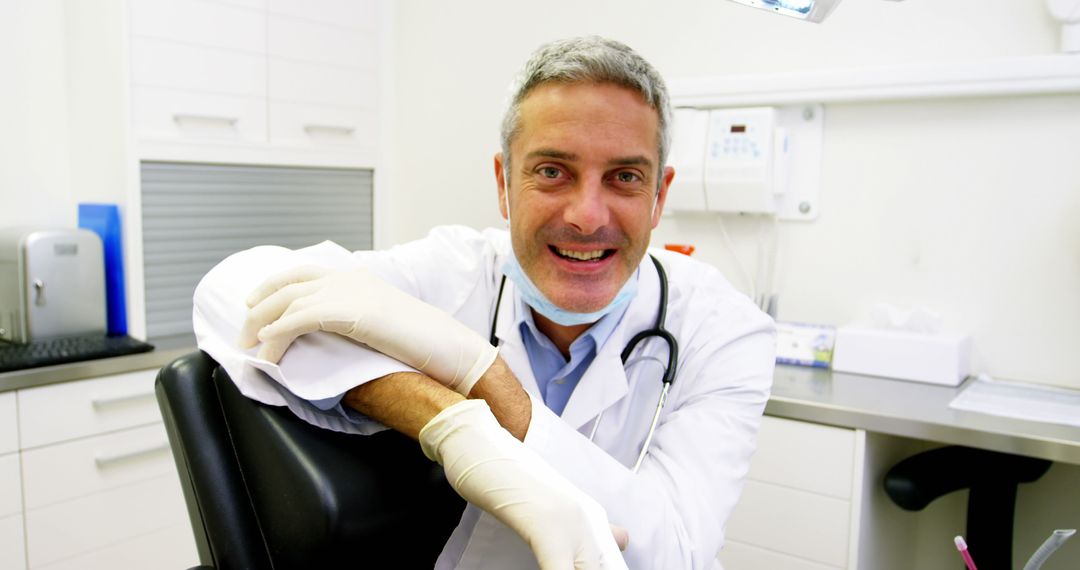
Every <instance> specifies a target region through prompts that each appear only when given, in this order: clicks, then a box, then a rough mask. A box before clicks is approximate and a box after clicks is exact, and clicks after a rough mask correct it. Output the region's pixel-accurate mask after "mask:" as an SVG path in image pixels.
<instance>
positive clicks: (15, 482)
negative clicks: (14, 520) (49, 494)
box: [0, 453, 23, 568]
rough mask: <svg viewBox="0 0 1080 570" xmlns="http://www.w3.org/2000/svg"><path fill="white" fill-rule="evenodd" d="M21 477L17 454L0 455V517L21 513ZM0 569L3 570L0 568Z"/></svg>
mask: <svg viewBox="0 0 1080 570" xmlns="http://www.w3.org/2000/svg"><path fill="white" fill-rule="evenodd" d="M21 481H22V477H21V476H20V474H19V454H18V453H9V454H8V455H0V517H6V516H10V515H14V514H18V513H21V512H22V510H23V505H22V497H23V494H22V483H21ZM0 568H3V567H2V566H0Z"/></svg>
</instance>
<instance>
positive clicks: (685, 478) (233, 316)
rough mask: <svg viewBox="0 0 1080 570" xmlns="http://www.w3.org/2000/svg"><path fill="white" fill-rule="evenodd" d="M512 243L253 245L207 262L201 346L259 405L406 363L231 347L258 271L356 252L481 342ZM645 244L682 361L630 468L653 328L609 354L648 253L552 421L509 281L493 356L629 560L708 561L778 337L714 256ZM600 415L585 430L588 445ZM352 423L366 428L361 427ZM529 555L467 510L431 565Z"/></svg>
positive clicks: (650, 391) (645, 316)
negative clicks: (268, 354) (665, 283)
mask: <svg viewBox="0 0 1080 570" xmlns="http://www.w3.org/2000/svg"><path fill="white" fill-rule="evenodd" d="M509 252H510V244H509V237H508V234H507V232H505V231H502V230H486V231H484V232H476V231H474V230H470V229H466V228H461V227H447V228H437V229H435V230H433V231H432V233H431V234H430V235H429V236H428V237H427V238H425V239H422V240H419V241H417V242H412V243H409V244H405V245H402V246H398V247H395V248H392V249H390V250H387V251H382V252H356V253H352V254H350V253H347V252H345V251H344V250H341V249H340V248H337V247H336V246H333V245H332V244H328V243H324V244H321V245H320V246H315V247H313V248H308V249H306V250H297V251H295V252H293V251H289V250H284V249H282V248H266V247H263V248H255V249H253V250H249V251H247V252H241V253H239V254H236V255H234V256H232V257H230V258H229V259H227V260H225V261H224V262H222V263H221V264H220V265H219V266H218V267H216V268H215V269H214V270H212V271H211V272H210V273H209V274H207V276H206V277H205V278H204V280H203V282H202V283H200V285H199V288H198V289H197V291H196V295H195V301H196V303H195V305H196V306H195V325H196V334H197V336H198V338H199V346H200V347H201V348H203V350H206V351H207V352H208V353H210V355H211V356H213V357H214V358H215V359H216V360H218V362H219V363H221V364H222V365H223V366H224V367H225V368H226V371H227V372H229V375H230V376H231V377H232V378H233V379H234V381H235V382H236V383H237V384H238V386H239V387H240V389H241V391H242V392H243V393H244V394H246V395H248V396H249V397H252V398H255V399H257V400H260V401H263V402H265V403H268V404H274V405H283V404H285V403H286V402H285V400H284V399H283V398H282V396H281V394H280V392H279V391H278V389H276V388H274V387H273V385H272V384H271V382H273V380H271V379H270V378H275V379H276V380H277V381H278V382H279V383H280V384H282V385H284V386H286V387H287V388H288V390H289V391H290V392H292V393H295V394H297V395H299V396H301V397H302V398H306V399H319V398H325V397H329V396H333V395H336V394H340V393H342V392H344V391H345V390H347V389H348V388H350V387H352V386H355V385H357V384H360V383H362V381H363V380H364V379H374V378H378V377H380V376H382V375H385V374H387V373H389V372H393V371H396V370H408V369H409V368H408V367H406V366H404V365H402V364H400V363H398V362H396V361H394V360H392V359H389V358H388V357H385V356H383V355H380V354H378V353H374V352H373V351H370V350H368V349H366V348H364V347H361V346H358V345H356V344H353V343H351V342H349V341H345V340H344V339H341V338H339V337H336V336H335V335H330V334H327V333H315V334H312V335H307V336H306V337H302V338H301V339H300V340H299V341H298V343H297V344H295V345H294V346H293V348H291V349H290V350H289V352H288V353H286V356H285V357H284V358H283V359H282V361H281V366H280V367H277V366H274V365H271V364H269V363H265V362H259V361H256V359H254V358H253V355H254V353H255V352H256V350H254V349H252V350H249V351H246V352H245V351H240V350H239V349H237V348H235V346H233V344H234V341H235V339H236V338H237V334H238V332H239V327H240V324H241V323H242V322H243V315H244V311H245V308H244V306H243V298H244V296H245V295H246V294H247V292H249V291H250V290H251V289H252V288H254V287H255V285H257V284H258V283H259V282H261V281H262V279H264V278H265V277H267V276H268V275H270V274H273V273H275V272H277V271H280V270H282V269H285V268H286V267H288V266H289V265H299V264H303V263H318V264H323V265H331V266H335V267H349V266H355V265H356V264H364V265H367V266H368V267H369V268H371V269H372V270H373V271H375V272H376V273H378V274H380V275H381V276H382V277H383V278H385V279H387V280H388V281H390V282H391V283H393V284H394V285H396V286H398V287H399V288H401V289H403V290H405V291H406V292H408V293H410V294H413V295H415V296H417V297H418V298H420V299H423V300H424V301H426V302H428V303H430V304H432V305H435V306H437V307H440V308H442V309H443V310H445V311H447V312H449V313H450V314H452V315H454V316H455V317H456V318H457V319H459V320H460V321H461V322H463V323H464V324H466V325H467V326H469V327H470V328H472V329H473V330H475V331H476V332H477V333H479V334H481V335H483V336H484V337H485V338H487V337H488V335H489V333H490V327H491V319H492V316H493V312H494V306H495V298H496V295H497V293H498V288H499V281H500V278H501V271H500V268H501V267H502V264H503V261H504V260H505V258H506V257H505V256H506V255H508V254H509ZM651 253H653V254H654V255H656V256H657V257H658V258H660V260H661V261H662V262H663V265H664V267H665V269H666V270H667V273H668V280H669V283H670V285H669V294H668V296H669V298H668V305H667V306H668V312H667V323H666V328H667V329H668V330H670V331H671V332H672V334H673V335H674V336H675V338H677V339H678V341H679V362H678V374H677V376H676V377H675V380H674V383H673V385H672V388H671V393H670V394H669V396H668V401H667V404H666V405H665V407H664V411H663V413H662V415H661V418H660V422H659V425H658V427H657V430H656V434H655V436H654V438H653V441H652V444H651V445H650V449H649V455H648V457H647V458H646V459H645V461H644V463H643V464H642V466H641V469H640V471H639V472H638V473H636V474H635V473H633V472H631V470H630V468H631V466H632V465H633V463H634V461H635V460H636V458H637V454H638V452H639V450H640V448H641V445H642V442H643V441H644V438H645V435H646V433H647V431H648V427H649V423H650V421H651V419H652V416H653V412H654V410H655V407H656V403H657V398H658V396H659V393H660V388H661V382H660V378H661V376H662V374H663V368H662V363H664V362H666V359H667V356H666V355H667V348H666V345H665V343H664V342H663V341H661V340H658V339H652V340H649V341H646V342H644V343H642V345H641V346H640V347H639V348H638V349H637V350H636V351H635V354H633V355H632V356H631V357H630V362H629V363H628V365H627V367H626V368H625V369H624V367H623V365H622V362H621V360H620V353H621V352H622V349H623V347H624V346H625V345H626V343H627V342H628V341H629V339H630V338H631V337H632V336H633V335H634V334H635V333H636V332H638V331H641V330H644V329H646V328H651V327H652V326H653V324H654V323H655V320H656V315H657V309H658V305H659V282H658V276H657V273H656V270H655V268H654V267H653V265H652V263H651V262H650V261H649V260H648V258H646V259H644V260H643V261H642V264H641V266H640V270H641V271H640V275H639V289H638V294H637V296H636V297H635V298H634V299H633V300H632V301H631V302H630V305H629V307H628V309H627V312H626V314H625V315H624V316H623V318H622V320H621V321H620V323H619V325H618V326H617V327H616V328H615V330H614V332H613V333H612V335H611V337H610V338H609V339H608V341H607V342H606V343H605V344H604V346H603V347H601V349H600V351H599V353H598V354H597V356H596V359H595V360H594V361H593V363H592V365H591V366H590V367H589V369H588V370H587V371H586V373H585V375H584V377H582V379H581V381H580V383H579V384H578V386H577V388H576V389H575V391H574V393H573V394H572V396H571V397H570V400H569V402H568V403H567V405H566V409H565V410H564V412H563V414H562V416H561V417H560V416H556V415H555V414H554V413H553V412H552V411H551V410H549V409H548V408H547V407H546V406H544V404H543V402H542V400H541V398H540V395H539V389H538V388H537V384H536V380H535V379H534V378H533V374H532V368H531V366H530V365H529V362H528V358H527V355H526V353H525V349H524V345H523V344H522V339H521V335H520V331H518V330H516V327H514V326H513V324H514V323H515V322H516V321H517V320H518V319H517V315H515V311H516V310H517V309H516V305H517V304H516V303H515V302H514V299H515V294H516V293H515V292H514V286H513V283H512V282H510V281H509V280H508V281H507V284H506V291H505V292H504V298H503V302H502V305H501V308H500V310H499V317H498V322H497V323H496V325H495V331H496V335H497V336H498V338H499V340H500V342H501V344H500V355H501V356H502V358H503V359H504V360H505V361H506V362H507V364H508V365H509V366H510V368H511V370H513V372H514V374H515V375H516V376H517V378H518V379H519V380H520V381H521V383H522V385H523V386H524V387H525V389H526V390H527V391H528V393H529V394H530V396H531V397H532V401H533V410H532V412H533V413H532V423H531V424H530V425H529V430H528V434H527V436H526V438H525V444H526V445H527V446H529V447H530V448H532V449H533V450H534V451H536V452H537V453H539V454H540V455H541V456H542V457H543V458H544V459H545V460H547V461H548V462H549V463H550V464H551V465H552V466H553V467H554V468H555V469H556V470H558V471H559V472H560V473H562V474H563V475H564V476H565V477H566V478H567V479H569V480H570V481H571V482H572V483H574V484H575V485H577V486H578V487H579V488H580V489H581V490H583V491H584V492H586V493H588V494H589V495H590V496H592V497H593V498H594V499H595V500H597V501H598V502H599V503H600V504H601V505H603V506H604V508H605V509H606V510H607V514H608V519H609V520H610V521H611V522H612V523H613V524H616V525H619V526H622V527H625V528H626V529H627V531H628V532H629V535H630V545H629V548H628V549H627V551H626V552H625V553H624V556H625V558H626V561H627V564H628V566H629V567H630V568H642V569H652V568H715V567H718V566H719V564H718V563H717V562H716V555H717V553H718V551H719V550H720V547H721V545H722V543H723V532H724V525H725V523H726V521H727V519H728V516H729V515H730V513H731V511H732V509H733V508H734V506H735V503H736V500H737V499H738V496H739V493H740V491H741V489H742V485H743V478H744V476H745V474H746V471H747V468H748V466H749V462H750V457H751V455H752V453H753V451H754V448H755V442H756V435H757V429H758V425H759V424H760V420H761V414H762V411H763V410H764V406H765V402H766V400H767V399H768V394H769V387H770V385H771V381H772V370H773V361H774V355H775V333H774V329H773V324H772V321H771V320H770V319H769V318H768V317H767V316H766V315H764V314H763V313H761V312H760V311H759V310H758V309H757V308H756V307H755V306H754V305H753V304H752V303H751V302H750V301H749V299H747V298H746V297H745V296H744V295H742V294H740V293H738V292H737V291H736V290H735V289H733V288H732V287H731V285H730V284H728V282H727V281H726V280H725V279H724V278H723V277H722V276H721V275H720V273H719V272H718V271H717V270H716V269H715V268H713V267H711V266H708V265H706V264H703V263H699V262H696V261H694V260H692V259H690V258H688V257H685V256H682V255H679V254H673V253H669V252H666V251H651ZM256 368H259V369H262V370H263V371H264V372H265V374H264V373H261V372H258V371H257V370H256ZM601 412H603V417H602V419H601V420H600V422H599V427H598V429H597V432H596V435H595V439H594V441H589V439H588V437H587V435H588V434H589V433H590V432H591V430H592V428H593V425H594V423H595V422H596V419H597V416H598V415H599V414H600V413H601ZM300 415H301V416H302V417H303V416H304V414H303V413H301V414H300ZM306 419H309V421H314V422H315V423H320V421H319V420H318V419H315V420H312V419H311V418H306ZM321 425H326V424H325V423H322V424H321ZM327 427H332V428H334V429H342V428H341V427H340V426H337V425H329V426H327ZM345 429H352V428H350V427H348V426H346V427H345ZM353 431H358V432H362V433H370V432H371V431H373V430H372V426H361V427H360V428H358V429H353ZM535 564H536V562H535V559H534V558H533V557H532V554H531V552H530V551H529V549H528V547H527V546H526V545H525V543H524V541H522V540H521V539H520V538H518V537H517V535H515V534H514V533H513V531H511V530H509V529H508V528H507V527H505V526H504V525H502V524H501V523H500V522H498V521H497V520H495V518H494V517H491V516H490V515H488V514H487V513H484V512H482V511H479V510H478V509H476V508H475V507H471V506H470V507H469V508H468V509H466V512H465V514H464V515H463V518H462V523H461V524H460V525H459V526H458V528H457V529H456V530H455V531H454V534H453V535H452V536H451V538H450V540H449V541H448V543H447V546H446V548H445V549H444V552H443V556H442V557H441V558H440V561H439V564H438V567H439V568H453V567H457V568H468V569H487V568H490V569H504V568H527V567H535Z"/></svg>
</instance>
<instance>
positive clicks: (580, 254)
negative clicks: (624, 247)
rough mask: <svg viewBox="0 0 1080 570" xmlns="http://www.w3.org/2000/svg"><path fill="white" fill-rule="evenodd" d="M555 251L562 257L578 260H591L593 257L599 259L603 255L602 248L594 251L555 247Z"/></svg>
mask: <svg viewBox="0 0 1080 570" xmlns="http://www.w3.org/2000/svg"><path fill="white" fill-rule="evenodd" d="M555 251H557V252H559V255H561V256H563V257H570V258H573V259H577V260H579V261H592V260H593V259H599V258H601V257H603V255H604V250H602V249H598V250H596V251H570V250H569V249H562V248H558V247H557V248H555Z"/></svg>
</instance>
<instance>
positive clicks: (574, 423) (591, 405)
mask: <svg viewBox="0 0 1080 570" xmlns="http://www.w3.org/2000/svg"><path fill="white" fill-rule="evenodd" d="M638 267H639V269H640V271H639V274H638V293H637V295H636V296H634V298H633V299H632V300H631V301H630V306H629V307H627V309H626V313H625V314H624V315H623V317H622V320H620V321H619V325H618V326H616V327H615V330H614V331H612V332H611V336H610V337H608V339H607V342H605V343H604V346H602V347H600V352H599V353H597V355H596V358H595V359H594V360H593V362H592V364H591V365H590V366H589V368H588V370H586V371H585V374H584V375H583V376H582V377H581V381H580V382H578V385H577V387H576V388H574V393H573V394H571V395H570V399H569V400H568V401H567V402H566V408H565V409H564V410H563V413H562V419H563V421H565V422H566V423H567V424H569V425H570V427H572V428H574V429H580V428H581V426H583V425H585V423H586V422H589V421H590V420H592V419H593V418H595V417H596V416H597V415H598V414H600V412H602V411H604V410H606V409H608V408H609V407H611V406H612V405H613V404H615V403H616V402H618V401H619V400H621V399H622V398H623V397H624V396H626V394H627V392H629V388H628V386H629V382H628V380H627V377H626V369H625V368H623V363H622V350H623V347H624V346H626V343H627V342H628V341H629V340H630V339H631V338H632V337H633V336H634V335H635V334H637V332H638V331H641V330H645V329H647V328H649V327H652V326H653V324H654V322H655V320H656V313H657V309H658V307H659V305H658V303H659V300H660V286H659V283H658V281H657V279H658V277H657V273H656V268H655V267H653V264H652V260H650V259H649V257H648V256H646V257H645V258H644V259H643V260H642V263H641V265H639V266H638ZM534 382H535V380H534Z"/></svg>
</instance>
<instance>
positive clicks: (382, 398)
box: [342, 358, 532, 441]
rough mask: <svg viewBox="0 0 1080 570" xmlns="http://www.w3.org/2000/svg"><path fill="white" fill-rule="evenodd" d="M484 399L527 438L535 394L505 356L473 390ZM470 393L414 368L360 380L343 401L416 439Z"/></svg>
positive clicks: (471, 395) (515, 433) (508, 427)
mask: <svg viewBox="0 0 1080 570" xmlns="http://www.w3.org/2000/svg"><path fill="white" fill-rule="evenodd" d="M469 398H470V399H483V400H485V401H486V402H487V404H488V406H489V407H490V408H491V411H492V413H493V414H494V415H495V418H496V419H497V420H499V424H500V425H502V426H503V427H504V428H505V429H506V430H507V431H509V432H510V434H511V435H513V436H514V437H515V438H517V439H518V440H521V441H523V440H524V439H525V434H526V433H527V432H528V430H529V422H530V421H531V420H532V404H531V401H530V399H529V395H528V394H527V393H526V392H525V389H524V388H522V387H521V384H520V383H519V382H518V380H517V378H516V377H514V375H513V373H512V372H510V368H509V367H508V366H506V363H505V362H503V360H502V358H496V359H495V362H494V363H492V365H491V366H490V367H489V368H488V369H487V371H485V372H484V374H483V375H482V376H481V377H480V380H479V381H478V382H477V383H476V385H475V386H473V389H472V391H470V392H469ZM463 399H464V398H463V397H462V396H461V395H460V394H458V393H457V392H455V391H453V390H451V389H449V388H447V387H445V386H443V385H442V384H440V383H439V382H437V381H435V380H433V379H431V378H429V377H427V376H425V375H423V374H418V373H414V372H399V373H395V374H390V375H387V376H384V377H382V378H379V379H377V380H372V381H371V382H368V383H366V384H363V385H360V386H357V387H356V388H353V389H352V390H349V391H348V393H346V394H345V398H344V400H343V401H342V403H343V404H345V405H347V406H349V407H351V408H353V409H355V410H356V411H358V412H360V413H362V414H364V415H365V416H367V417H369V418H371V419H373V420H375V421H377V422H379V423H381V424H383V425H385V426H387V427H389V428H391V429H393V430H396V431H399V432H401V433H403V434H405V435H407V436H409V437H411V438H413V439H416V438H417V435H418V434H419V433H420V429H421V428H423V427H424V426H425V425H427V423H428V422H429V421H431V418H433V417H435V415H436V414H438V413H439V412H441V411H442V410H444V409H445V408H447V407H449V406H451V405H453V404H456V403H458V402H460V401H461V400H463Z"/></svg>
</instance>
